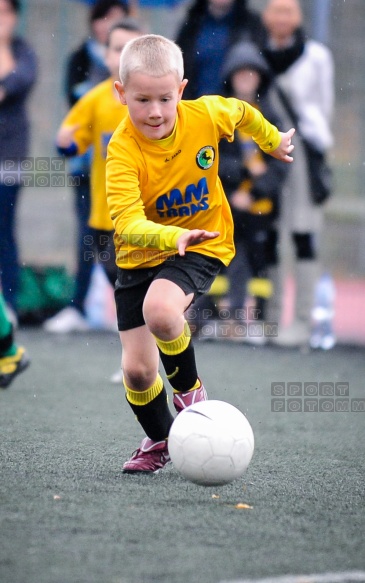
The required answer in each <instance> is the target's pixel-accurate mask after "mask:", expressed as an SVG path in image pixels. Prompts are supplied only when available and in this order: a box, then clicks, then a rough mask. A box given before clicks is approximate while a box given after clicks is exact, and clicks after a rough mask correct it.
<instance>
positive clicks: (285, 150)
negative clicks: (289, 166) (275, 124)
mask: <svg viewBox="0 0 365 583" xmlns="http://www.w3.org/2000/svg"><path fill="white" fill-rule="evenodd" d="M279 134H280V136H281V142H280V144H279V146H278V147H277V148H276V150H273V151H272V152H267V154H270V155H271V156H273V157H274V158H277V159H278V160H282V161H283V162H289V163H291V162H293V160H294V158H293V157H292V156H290V154H291V153H292V151H293V150H294V144H292V143H291V139H292V137H293V135H294V134H295V129H294V128H291V129H290V130H289V131H287V132H285V133H284V132H279Z"/></svg>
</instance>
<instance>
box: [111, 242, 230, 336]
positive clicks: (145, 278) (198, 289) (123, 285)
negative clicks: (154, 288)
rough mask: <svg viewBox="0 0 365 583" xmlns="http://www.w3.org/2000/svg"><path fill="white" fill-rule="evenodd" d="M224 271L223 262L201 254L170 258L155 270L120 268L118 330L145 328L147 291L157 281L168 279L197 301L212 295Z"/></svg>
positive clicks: (116, 286) (187, 254)
mask: <svg viewBox="0 0 365 583" xmlns="http://www.w3.org/2000/svg"><path fill="white" fill-rule="evenodd" d="M222 267H223V263H222V262H221V261H220V260H219V259H215V258H213V257H207V256H206V255H202V254H201V253H194V252H191V251H190V252H187V253H186V254H185V255H184V256H180V255H178V254H176V255H173V256H172V257H169V258H168V259H167V260H166V261H164V262H163V263H161V264H160V265H156V266H155V267H148V268H143V269H123V268H120V267H118V277H117V281H116V285H115V292H114V295H115V303H116V307H117V318H118V330H120V331H124V330H131V329H132V328H137V327H138V326H143V325H144V324H145V321H144V319H143V312H142V307H143V302H144V298H145V296H146V293H147V290H148V288H149V286H150V284H151V283H152V281H154V280H155V279H168V280H169V281H173V282H174V283H175V284H176V285H178V286H179V287H180V288H181V289H182V290H183V292H184V293H185V295H188V294H191V293H193V294H194V299H193V301H195V300H196V299H197V298H198V297H199V296H201V295H203V294H204V293H206V292H207V291H209V289H210V287H211V285H212V283H213V281H214V279H215V278H216V276H217V275H218V273H219V272H220V270H221V268H222Z"/></svg>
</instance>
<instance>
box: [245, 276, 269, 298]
mask: <svg viewBox="0 0 365 583" xmlns="http://www.w3.org/2000/svg"><path fill="white" fill-rule="evenodd" d="M247 289H248V293H249V294H250V295H251V296H254V297H257V298H264V299H268V298H270V297H271V296H272V294H273V285H272V282H271V281H270V280H269V279H266V278H264V277H262V278H261V277H253V278H252V279H250V281H249V282H248V286H247Z"/></svg>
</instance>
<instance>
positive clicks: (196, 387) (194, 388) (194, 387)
mask: <svg viewBox="0 0 365 583" xmlns="http://www.w3.org/2000/svg"><path fill="white" fill-rule="evenodd" d="M200 385H201V382H200V380H199V379H196V383H195V385H194V386H193V387H191V389H189V390H188V391H185V392H186V393H190V391H196V389H199V387H200ZM172 392H173V393H181V391H177V390H176V389H173V390H172Z"/></svg>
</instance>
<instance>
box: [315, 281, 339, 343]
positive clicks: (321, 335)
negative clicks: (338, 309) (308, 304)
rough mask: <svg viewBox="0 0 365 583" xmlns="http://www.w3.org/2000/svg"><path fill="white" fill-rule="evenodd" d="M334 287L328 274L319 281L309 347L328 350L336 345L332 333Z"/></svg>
mask: <svg viewBox="0 0 365 583" xmlns="http://www.w3.org/2000/svg"><path fill="white" fill-rule="evenodd" d="M335 295H336V290H335V285H334V282H333V279H332V277H331V275H330V274H329V273H324V274H323V275H322V276H321V278H320V279H319V281H318V283H317V286H316V290H315V304H314V308H313V310H312V333H311V338H310V346H311V347H312V348H322V350H330V349H331V348H333V347H334V345H335V344H336V337H335V334H334V331H333V319H334V313H335V310H334V304H335Z"/></svg>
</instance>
